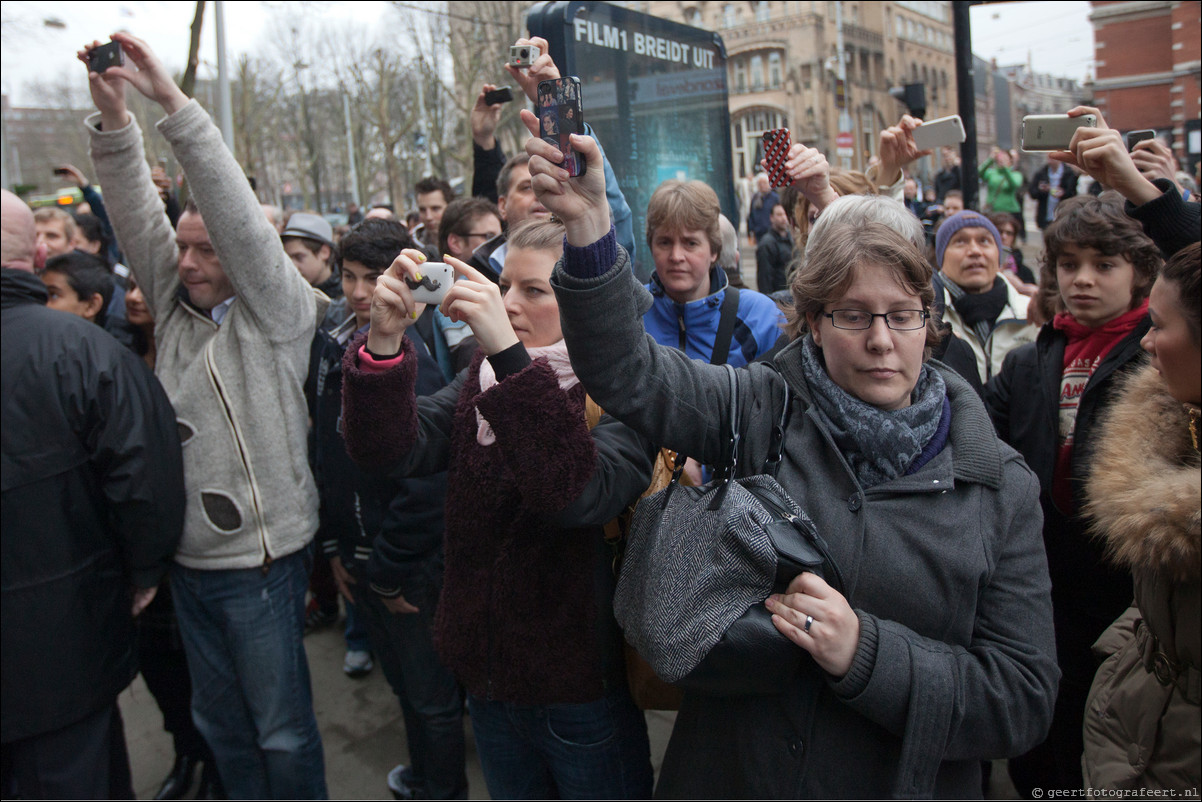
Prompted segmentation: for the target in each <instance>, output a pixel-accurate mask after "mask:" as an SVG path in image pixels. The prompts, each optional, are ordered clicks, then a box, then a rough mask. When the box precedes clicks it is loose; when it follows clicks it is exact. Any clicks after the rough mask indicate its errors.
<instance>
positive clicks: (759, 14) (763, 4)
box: [755, 0, 772, 22]
mask: <svg viewBox="0 0 1202 802" xmlns="http://www.w3.org/2000/svg"><path fill="white" fill-rule="evenodd" d="M771 18H772V9H771V8H770V7H769V6H768V2H767V0H759V2H757V3H756V4H755V21H756V22H767V21H768V20H769V19H771Z"/></svg>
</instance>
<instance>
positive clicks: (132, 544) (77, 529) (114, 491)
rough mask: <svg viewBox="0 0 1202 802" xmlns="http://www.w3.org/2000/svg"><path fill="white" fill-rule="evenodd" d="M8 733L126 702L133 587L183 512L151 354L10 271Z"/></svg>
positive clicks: (4, 717) (179, 472) (175, 452)
mask: <svg viewBox="0 0 1202 802" xmlns="http://www.w3.org/2000/svg"><path fill="white" fill-rule="evenodd" d="M0 297H2V299H3V310H4V311H3V315H2V320H3V325H2V330H3V341H2V343H3V344H2V348H3V374H2V375H3V382H2V384H0V399H2V400H0V404H2V408H3V419H4V428H3V448H2V465H3V472H2V475H3V493H2V494H0V498H2V502H0V519H2V522H0V537H2V540H3V559H2V560H0V569H2V574H3V605H2V613H0V620H2V621H3V624H2V626H0V629H2V631H3V647H2V648H3V658H2V665H3V676H4V682H3V712H2V713H0V722H2V725H0V729H2V731H3V732H2V735H3V741H4V743H6V744H7V743H9V742H10V741H14V740H18V739H22V738H27V737H30V736H33V735H38V734H40V733H44V732H49V731H52V730H55V729H59V728H61V727H64V726H66V725H68V724H71V723H73V722H75V721H78V720H80V719H82V718H84V717H85V716H88V715H90V714H92V713H94V712H96V711H97V710H100V709H102V708H103V707H105V706H107V705H109V704H112V702H113V701H114V700H115V699H116V697H117V694H118V693H120V692H121V690H122V689H123V688H125V686H127V685H128V684H129V682H130V680H132V679H133V677H134V674H135V673H136V671H137V665H136V660H135V656H134V641H133V620H132V618H131V617H130V606H131V596H130V587H131V585H132V586H137V587H142V588H148V587H153V586H155V585H157V584H158V583H159V580H160V579H162V577H163V574H164V573H165V572H166V570H167V568H168V566H169V565H170V563H171V557H172V554H173V553H174V552H175V548H176V544H177V543H178V542H179V538H180V535H181V533H182V532H183V525H184V479H183V459H182V456H181V454H180V444H179V436H178V434H177V430H176V423H175V413H174V412H173V411H172V409H171V404H170V402H168V400H167V396H166V394H165V393H164V392H163V390H162V388H161V387H160V386H159V383H158V381H157V380H156V379H155V378H154V376H153V375H152V374H151V373H150V370H149V369H148V368H147V367H146V365H145V364H143V362H142V360H141V359H139V358H138V357H137V356H135V355H134V354H133V353H131V352H130V351H128V350H127V349H125V348H124V347H122V346H121V345H120V344H119V343H118V342H117V341H116V340H114V339H113V338H112V337H111V336H110V335H109V334H107V333H106V332H104V331H103V330H102V329H101V328H100V327H99V326H96V325H94V324H92V323H89V322H87V321H85V320H83V319H81V318H77V317H75V316H73V315H68V314H65V313H62V312H57V311H54V310H51V309H47V308H45V306H44V304H45V302H46V290H45V287H44V286H43V285H42V282H41V281H40V280H38V278H37V277H35V276H33V275H32V274H30V273H24V272H20V271H16V270H7V269H6V270H4V271H3V279H2V283H0Z"/></svg>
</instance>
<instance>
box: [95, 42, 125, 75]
mask: <svg viewBox="0 0 1202 802" xmlns="http://www.w3.org/2000/svg"><path fill="white" fill-rule="evenodd" d="M123 66H125V51H124V50H122V49H121V43H120V42H109V43H107V44H103V45H100V46H99V47H93V48H92V49H91V50H89V51H88V69H89V70H91V71H92V72H97V73H101V72H104V71H105V70H107V69H108V68H109V67H123Z"/></svg>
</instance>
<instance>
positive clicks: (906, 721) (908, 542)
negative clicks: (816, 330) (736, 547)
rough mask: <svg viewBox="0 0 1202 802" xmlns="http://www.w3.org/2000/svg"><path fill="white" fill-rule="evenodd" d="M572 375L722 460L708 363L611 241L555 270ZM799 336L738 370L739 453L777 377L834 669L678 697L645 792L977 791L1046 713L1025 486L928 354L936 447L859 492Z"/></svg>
mask: <svg viewBox="0 0 1202 802" xmlns="http://www.w3.org/2000/svg"><path fill="white" fill-rule="evenodd" d="M553 284H554V286H555V290H556V294H557V296H558V298H559V305H560V314H561V318H562V324H563V332H564V336H565V339H566V340H567V344H568V349H569V351H570V352H571V355H572V363H573V366H574V367H575V370H576V373H577V375H578V376H579V377H580V379H581V381H582V382H583V383H584V385H585V387H586V389H587V390H588V392H589V394H590V395H591V396H592V397H593V398H594V399H596V401H597V402H598V403H599V404H600V405H601V406H602V407H603V408H604V409H605V410H606V411H607V412H609V413H610V414H612V415H613V416H614V417H616V418H618V419H619V420H622V421H623V422H624V423H626V424H628V425H629V426H631V427H632V428H634V429H635V430H636V431H639V432H640V433H642V434H643V435H645V436H646V437H648V438H649V439H650V440H652V441H653V442H657V443H660V444H662V445H664V446H667V447H669V448H672V449H677V450H681V451H683V452H685V453H686V454H689V455H690V456H693V457H695V458H697V459H699V460H700V461H702V462H703V463H715V462H719V461H721V460H722V459H723V456H724V455H723V450H724V444H723V438H724V436H723V429H724V426H725V425H726V422H727V420H728V415H727V413H726V411H725V410H726V407H727V405H728V403H729V395H730V389H729V381H728V379H727V376H726V373H725V370H724V369H723V368H722V367H715V366H710V365H707V364H704V363H701V362H697V361H693V360H690V359H688V358H687V357H685V356H684V355H683V354H681V353H680V352H679V351H676V350H674V349H671V348H664V347H661V346H658V345H657V344H656V343H655V342H654V341H653V340H652V339H651V338H650V337H649V336H647V335H646V334H645V333H644V332H643V330H642V327H641V326H640V325H639V321H640V318H641V314H642V311H643V310H644V309H645V308H646V304H647V302H648V300H649V296H648V295H647V293H646V290H644V289H643V287H641V286H640V285H639V284H638V283H637V282H636V281H635V279H634V277H633V275H632V274H631V271H630V270H629V268H628V260H627V258H626V255H625V254H624V253H623V252H622V251H621V249H618V260H617V263H616V264H615V265H614V266H613V267H612V268H611V269H610V270H609V271H608V272H607V273H606V274H605V275H603V276H601V277H599V278H595V279H580V278H575V277H573V276H571V275H570V274H568V273H567V272H566V271H565V270H564V266H563V263H561V264H560V265H559V266H557V267H556V270H555V274H554V277H553ZM799 347H800V342H797V343H794V344H792V345H790V346H789V347H787V348H786V349H784V350H783V351H782V352H781V353H780V355H779V356H777V357H776V360H775V362H776V365H777V369H778V370H779V372H777V370H773V369H772V368H771V367H770V366H768V365H764V364H753V365H751V366H749V367H748V368H745V369H740V370H739V371H738V380H739V398H740V404H741V406H742V409H741V410H740V416H741V418H740V419H741V421H742V422H743V424H742V426H743V428H742V432H741V434H742V442H741V446H740V449H741V450H740V457H739V464H740V466H741V468H742V469H743V470H745V471H750V472H755V471H756V470H758V466H762V465H763V463H764V460H765V458H766V457H767V454H768V448H769V439H770V435H771V430H772V426H773V422H774V421H775V420H776V419H777V410H775V409H774V408H773V407H774V405H777V404H779V403H780V401H779V399H780V398H781V397H782V391H781V388H780V386H779V383H780V382H788V383H789V386H790V388H791V389H792V391H793V393H794V396H795V401H794V403H795V405H796V406H795V407H794V410H793V413H792V417H791V419H790V423H789V427H788V431H787V436H786V440H785V452H784V459H783V462H782V464H781V466H780V470H779V473H778V477H777V478H778V480H779V482H780V484H781V485H782V486H783V487H784V488H785V489H786V490H787V491H789V493H790V494H791V495H792V496H793V498H794V499H795V500H796V501H797V502H798V503H799V504H800V505H801V507H802V508H803V509H805V510H806V511H807V512H808V513H809V514H810V516H811V517H812V518H813V520H814V523H815V524H816V525H817V527H818V530H819V531H820V532H821V533H822V535H823V536H824V537H825V538H826V541H827V543H828V544H829V546H830V548H831V551H832V553H833V556H834V559H835V560H836V561H837V562H838V563H839V565H840V567H841V569H842V572H843V576H844V579H845V581H846V585H847V590H848V596H849V601H850V603H851V606H852V608H853V609H854V610H855V611H856V613H857V615H858V616H859V619H860V642H859V645H858V647H857V651H856V654H855V657H854V660H853V664H852V667H851V670H850V671H849V672H848V674H847V675H846V676H844V677H842V678H839V679H835V678H833V677H831V676H829V675H827V674H826V673H825V672H823V671H822V670H821V669H819V668H818V667H817V665H816V664H814V663H813V662H812V661H805V665H806V668H805V669H804V670H803V672H802V674H801V676H800V678H799V681H798V682H797V683H796V684H795V685H793V686H791V687H783V688H781V693H780V695H779V696H766V697H742V698H713V697H701V696H686V697H685V700H684V703H683V705H682V707H681V710H680V713H679V716H678V718H677V721H676V728H675V730H674V731H673V734H672V739H671V742H670V743H669V745H668V751H667V754H666V756H665V758H664V764H663V770H662V774H661V778H660V784H659V786H658V788H657V792H656V793H657V795H658V796H661V797H707V798H722V797H761V798H766V799H771V798H788V797H796V798H823V797H825V798H864V797H885V796H895V797H925V796H954V797H978V796H980V794H981V783H980V769H979V766H980V763H979V761H981V760H987V759H991V758H1003V757H1007V756H1010V755H1018V754H1022V753H1024V752H1025V751H1026V750H1027V749H1029V748H1030V747H1032V746H1034V745H1035V744H1037V743H1039V742H1040V741H1042V740H1043V738H1044V736H1045V734H1046V733H1047V730H1048V726H1049V724H1050V722H1051V716H1052V707H1053V702H1054V700H1055V697H1056V685H1057V682H1058V679H1059V670H1058V669H1057V666H1056V657H1055V645H1054V642H1053V632H1052V606H1051V597H1050V582H1049V579H1048V571H1047V561H1046V558H1045V556H1044V547H1043V540H1042V535H1041V527H1042V513H1041V511H1040V507H1039V484H1038V482H1037V481H1036V479H1035V477H1034V475H1033V474H1032V473H1031V471H1030V470H1029V469H1028V468H1027V466H1026V465H1025V464H1024V463H1023V461H1022V458H1021V457H1020V456H1019V455H1018V454H1017V453H1016V452H1015V451H1014V450H1013V449H1011V448H1010V447H1008V446H1006V445H1005V444H1003V443H1002V442H1000V441H999V440H998V439H997V437H996V436H995V435H994V432H993V427H992V426H991V424H990V422H989V418H988V416H987V415H986V413H985V410H984V407H983V406H982V404H981V402H980V400H979V399H978V397H977V396H976V394H975V393H974V392H973V391H972V390H971V389H970V388H969V386H968V385H967V384H966V383H964V381H963V380H962V379H960V378H959V377H958V376H956V375H955V374H954V373H953V372H952V371H950V370H949V369H946V368H944V367H943V366H941V365H939V364H938V363H935V364H936V367H937V369H939V370H940V371H941V372H942V374H943V377H944V380H945V382H946V383H947V387H948V395H949V398H950V402H951V408H952V421H951V431H950V434H949V439H948V444H947V446H946V447H945V448H944V449H943V451H942V452H941V453H940V454H938V455H937V456H936V457H934V458H933V459H932V460H931V461H930V462H929V463H928V464H927V465H925V466H924V467H923V468H921V469H920V470H919V471H918V472H917V473H915V474H913V475H911V476H904V477H899V478H897V479H894V480H892V481H889V482H885V483H883V484H880V485H877V486H874V487H872V488H870V489H868V490H865V489H863V488H862V487H860V485H859V484H858V482H857V481H856V478H855V476H854V475H853V474H852V472H851V470H850V469H849V467H848V465H847V462H846V461H845V460H844V458H843V456H842V455H841V454H840V453H839V452H838V450H837V449H836V448H835V446H834V443H833V441H832V439H831V437H830V435H829V433H828V432H827V431H826V430H825V429H824V428H823V426H822V425H821V424H820V423H819V420H818V417H817V415H816V414H815V410H813V409H811V408H810V398H811V396H810V392H809V389H808V386H807V383H806V380H805V378H804V376H803V374H802V370H801V356H800V352H799V350H798V349H799Z"/></svg>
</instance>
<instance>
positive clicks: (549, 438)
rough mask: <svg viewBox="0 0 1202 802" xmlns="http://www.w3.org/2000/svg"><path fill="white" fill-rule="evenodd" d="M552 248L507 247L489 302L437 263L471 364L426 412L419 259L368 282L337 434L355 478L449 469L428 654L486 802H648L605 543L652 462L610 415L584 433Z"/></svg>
mask: <svg viewBox="0 0 1202 802" xmlns="http://www.w3.org/2000/svg"><path fill="white" fill-rule="evenodd" d="M562 242H563V228H562V226H560V225H558V224H554V223H548V222H543V221H533V222H531V223H528V224H525V225H523V226H521V227H519V228H518V229H517V230H515V231H514V232H512V233H511V235H510V237H509V253H508V255H507V257H506V261H505V272H504V274H503V276H502V278H501V287H500V288H499V290H498V287H497V286H496V285H494V284H492V283H491V282H489V281H488V280H487V279H485V278H483V277H482V276H481V275H480V274H478V273H476V272H475V271H474V270H472V269H471V268H470V267H468V266H467V265H465V264H463V263H462V262H459V261H457V260H453V259H449V258H448V260H447V261H448V262H449V263H450V264H452V266H453V267H454V268H455V270H456V272H457V273H458V274H459V275H460V276H461V277H462V280H460V281H457V282H455V284H454V286H453V287H452V288H451V290H450V291H449V292H448V294H447V297H446V299H445V300H444V301H443V304H442V309H443V311H444V312H445V313H446V314H447V315H449V316H450V317H451V318H452V319H453V320H464V321H466V322H467V323H468V324H469V325H470V326H471V328H472V331H473V333H474V334H475V336H476V340H477V342H478V344H479V347H480V352H479V353H478V354H477V355H476V358H475V360H474V361H473V362H472V365H471V367H470V368H468V369H467V370H466V371H464V372H463V373H461V374H460V375H459V376H458V377H457V378H456V379H455V381H454V382H452V383H451V385H449V386H448V387H447V388H445V389H444V390H442V391H440V392H439V393H437V394H435V395H433V396H423V397H421V398H416V397H415V395H414V389H413V388H414V380H415V369H416V359H415V358H414V357H413V354H412V353H410V352H409V350H407V349H411V348H412V346H411V345H410V344H409V341H408V340H407V339H405V338H404V337H403V333H404V330H405V328H407V327H408V326H409V325H411V324H412V323H413V322H414V320H415V319H416V317H417V315H416V314H415V313H416V312H417V311H419V307H418V306H417V305H416V304H415V303H414V301H413V298H412V295H411V294H410V292H409V289H408V286H407V285H406V283H405V282H404V281H403V280H402V277H411V278H415V279H417V278H420V272H421V262H422V261H424V257H423V256H422V255H421V254H420V253H419V252H417V251H408V250H407V251H404V252H402V254H401V255H400V256H398V257H397V259H396V261H395V262H394V263H393V265H392V267H390V268H389V270H388V271H387V273H385V274H384V275H383V276H381V277H380V279H379V280H378V282H377V286H376V292H375V296H374V298H373V301H372V313H371V314H372V323H371V329H370V332H369V334H368V336H367V338H366V342H365V343H363V342H360V343H353V344H352V346H351V347H350V348H348V349H347V351H346V357H345V360H344V376H345V379H344V397H343V406H344V420H345V436H346V441H347V448H348V450H349V452H350V454H351V456H352V457H353V458H354V459H355V461H356V462H358V463H359V464H360V465H362V466H363V467H366V468H369V469H374V470H388V471H391V472H393V473H396V474H398V475H403V476H420V475H425V474H430V473H435V472H438V471H444V470H445V471H447V490H448V492H447V514H446V527H447V530H446V543H445V554H446V569H445V575H444V585H443V591H442V596H441V599H440V601H439V609H438V610H437V612H436V615H435V629H436V635H435V638H436V644H437V647H438V651H439V655H440V656H441V658H442V659H443V661H444V662H445V663H446V665H447V666H448V667H449V668H450V669H451V670H452V671H453V672H454V673H455V675H456V676H457V677H458V679H459V681H460V682H461V683H462V684H463V686H464V688H465V689H466V690H467V692H468V707H469V710H470V711H471V714H472V728H473V731H474V733H475V736H476V745H477V749H478V750H479V753H480V760H481V764H482V766H483V769H484V776H485V780H486V781H487V783H488V790H489V794H490V795H491V796H492V797H493V798H565V799H566V798H572V797H591V798H638V797H647V796H649V795H650V793H651V780H652V771H651V764H650V750H649V746H648V742H647V731H646V724H645V722H644V720H643V717H642V714H641V713H640V712H639V710H638V709H637V708H636V707H635V706H634V704H633V702H632V701H631V700H630V695H629V692H628V690H627V687H626V682H625V673H624V667H623V662H622V649H621V634H620V632H619V630H618V629H617V626H616V624H615V623H614V620H613V613H612V600H613V584H614V577H613V573H612V568H611V563H612V554H611V553H610V552H609V549H608V547H607V546H606V544H605V543H604V540H603V538H602V533H601V530H600V527H601V525H602V524H604V523H605V521H607V520H609V519H610V518H613V517H614V516H615V515H617V514H618V513H619V512H621V511H622V510H623V509H625V507H626V506H627V505H628V504H630V503H631V502H632V501H634V500H635V499H636V498H638V496H639V494H640V493H641V492H642V491H643V489H644V488H646V486H647V483H648V482H649V481H650V475H651V461H652V457H653V456H654V450H653V449H652V448H651V447H650V445H649V444H648V443H647V442H646V441H645V440H644V439H643V438H641V437H640V436H639V435H637V434H635V433H634V432H633V431H632V430H631V429H629V428H627V427H626V426H624V425H623V424H621V423H618V422H617V421H615V420H613V419H611V418H609V417H607V416H606V417H603V418H602V419H601V422H600V423H599V424H598V425H597V426H596V427H595V428H594V429H592V430H591V431H590V430H589V428H588V425H587V423H586V421H585V414H584V397H585V393H584V388H583V387H582V386H581V385H580V383H579V382H578V381H577V379H576V377H575V374H574V373H573V372H572V368H571V363H570V362H569V360H568V357H567V349H566V347H565V346H564V344H563V338H562V334H561V332H560V329H559V307H558V304H557V303H556V300H555V295H554V294H553V293H552V292H551V287H550V277H551V270H552V268H553V267H554V265H555V262H556V261H557V259H558V258H559V256H560V254H561V252H562Z"/></svg>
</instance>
